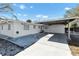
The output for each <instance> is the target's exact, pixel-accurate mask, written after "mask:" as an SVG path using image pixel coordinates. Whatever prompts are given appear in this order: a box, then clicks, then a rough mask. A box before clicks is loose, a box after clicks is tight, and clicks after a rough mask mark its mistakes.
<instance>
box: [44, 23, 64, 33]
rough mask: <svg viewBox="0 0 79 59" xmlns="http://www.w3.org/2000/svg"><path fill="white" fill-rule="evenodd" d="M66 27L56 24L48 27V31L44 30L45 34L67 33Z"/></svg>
mask: <svg viewBox="0 0 79 59" xmlns="http://www.w3.org/2000/svg"><path fill="white" fill-rule="evenodd" d="M64 28H65V25H63V24H55V25H51V26H48V28H47V29H44V30H45V32H51V33H65V29H64Z"/></svg>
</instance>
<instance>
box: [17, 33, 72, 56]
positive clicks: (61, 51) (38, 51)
mask: <svg viewBox="0 0 79 59" xmlns="http://www.w3.org/2000/svg"><path fill="white" fill-rule="evenodd" d="M55 35H56V34H47V35H46V36H44V37H42V38H41V39H39V41H37V42H36V43H35V44H33V45H32V46H30V47H29V48H27V49H25V50H24V51H22V52H20V53H18V54H17V55H16V56H72V55H71V51H70V48H69V46H68V43H67V40H66V38H65V37H64V36H63V35H61V37H64V39H63V38H60V34H59V37H58V38H59V39H57V37H56V41H53V40H54V38H53V39H52V40H50V39H51V38H52V37H54V36H55ZM57 36H58V35H57ZM57 41H59V42H57ZM62 41H64V42H62Z"/></svg>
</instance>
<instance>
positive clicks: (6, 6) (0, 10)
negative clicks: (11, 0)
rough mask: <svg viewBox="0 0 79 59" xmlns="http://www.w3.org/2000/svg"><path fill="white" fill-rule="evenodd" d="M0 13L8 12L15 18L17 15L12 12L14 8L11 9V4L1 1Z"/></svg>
mask: <svg viewBox="0 0 79 59" xmlns="http://www.w3.org/2000/svg"><path fill="white" fill-rule="evenodd" d="M0 13H10V14H11V15H12V16H13V17H14V18H15V19H16V20H17V16H16V15H15V14H14V10H13V9H12V4H8V3H1V4H0Z"/></svg>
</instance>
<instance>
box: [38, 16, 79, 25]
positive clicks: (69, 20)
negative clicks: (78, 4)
mask: <svg viewBox="0 0 79 59" xmlns="http://www.w3.org/2000/svg"><path fill="white" fill-rule="evenodd" d="M76 19H79V17H71V18H62V19H57V20H51V21H44V22H38V23H39V24H45V23H51V24H54V23H55V24H68V23H69V22H71V21H73V20H76ZM56 22H57V23H56Z"/></svg>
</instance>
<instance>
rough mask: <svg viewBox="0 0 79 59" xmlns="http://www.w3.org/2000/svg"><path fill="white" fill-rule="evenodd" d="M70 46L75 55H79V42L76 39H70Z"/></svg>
mask: <svg viewBox="0 0 79 59" xmlns="http://www.w3.org/2000/svg"><path fill="white" fill-rule="evenodd" d="M69 47H70V50H71V53H72V55H73V56H79V44H78V43H76V42H74V41H70V42H69Z"/></svg>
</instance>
